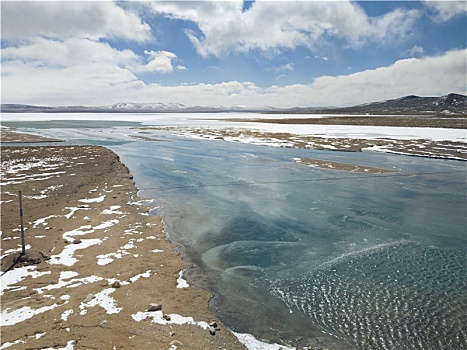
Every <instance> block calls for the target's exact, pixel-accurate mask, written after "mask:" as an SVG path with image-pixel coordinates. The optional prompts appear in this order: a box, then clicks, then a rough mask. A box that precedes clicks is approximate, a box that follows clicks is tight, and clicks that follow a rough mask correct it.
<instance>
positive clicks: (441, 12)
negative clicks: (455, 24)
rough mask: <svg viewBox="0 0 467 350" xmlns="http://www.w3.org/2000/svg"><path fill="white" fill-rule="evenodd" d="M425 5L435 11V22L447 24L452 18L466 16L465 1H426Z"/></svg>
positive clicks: (466, 6) (466, 7)
mask: <svg viewBox="0 0 467 350" xmlns="http://www.w3.org/2000/svg"><path fill="white" fill-rule="evenodd" d="M424 4H425V5H426V6H427V7H429V8H430V9H431V10H433V11H434V13H435V14H434V17H433V18H434V20H435V21H437V22H446V21H449V20H450V19H451V18H453V17H455V16H458V15H462V14H465V13H466V12H467V5H466V3H465V1H432V0H425V2H424Z"/></svg>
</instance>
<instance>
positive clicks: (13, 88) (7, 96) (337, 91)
mask: <svg viewBox="0 0 467 350" xmlns="http://www.w3.org/2000/svg"><path fill="white" fill-rule="evenodd" d="M41 40H45V39H37V41H35V42H34V43H31V44H30V45H29V46H24V47H19V48H17V49H16V50H18V51H17V52H15V50H14V49H13V48H7V49H4V50H6V51H3V50H2V60H3V61H2V103H27V104H40V105H68V104H75V105H76V104H77V105H106V104H111V103H116V102H121V101H133V102H178V103H184V104H186V105H271V106H276V107H294V106H303V107H304V106H327V105H334V106H348V105H354V104H359V103H365V102H370V101H378V100H383V99H389V98H397V97H401V96H404V95H409V94H415V95H421V96H438V95H444V94H447V93H450V92H455V93H461V94H465V93H466V89H467V86H466V79H465V77H466V76H467V72H466V67H467V62H466V60H467V50H454V51H449V52H447V53H445V54H443V55H440V56H432V57H423V58H418V59H417V58H411V59H403V60H399V61H397V62H395V63H394V64H392V65H390V66H387V67H380V68H377V69H372V70H365V71H361V72H357V73H353V74H348V75H342V76H334V77H333V76H322V77H319V78H317V79H315V80H314V81H313V82H310V83H309V84H295V85H286V86H270V87H267V88H263V87H259V86H257V85H255V84H254V83H252V82H238V81H230V82H224V83H218V84H203V83H199V84H182V85H178V86H162V85H158V84H146V83H144V82H143V81H141V80H139V79H138V77H137V76H136V75H135V72H137V71H143V70H144V69H147V66H146V65H145V63H144V62H146V60H145V59H144V58H142V57H137V56H135V55H134V54H133V53H132V52H131V51H126V50H123V51H119V50H116V49H113V48H111V47H109V46H108V45H107V44H104V43H100V42H94V41H91V40H87V39H81V40H78V39H73V40H70V41H68V42H66V43H62V42H59V41H49V42H47V41H46V42H45V43H44V45H49V46H46V47H47V50H52V51H51V52H46V51H47V50H45V51H44V50H38V48H39V47H40V46H35V45H39V42H40V41H41ZM64 46H66V47H67V48H66V49H65V48H64ZM86 49H92V54H88V56H89V59H88V60H85V59H75V58H74V55H75V54H81V55H82V56H83V57H85V56H86V52H87V51H86ZM4 52H6V54H5V53H4ZM54 52H55V53H56V54H57V59H56V61H54V60H53V58H50V57H49V55H53V54H54ZM147 54H148V57H149V59H150V61H149V64H151V69H152V70H153V71H157V72H164V71H170V70H171V69H172V70H173V69H174V68H173V64H172V61H173V60H174V59H176V55H175V54H174V53H171V52H167V51H158V52H154V51H148V52H147ZM45 62H48V64H45ZM60 62H65V63H66V65H63V64H60ZM175 68H177V67H175ZM177 69H180V68H177ZM212 69H214V68H212Z"/></svg>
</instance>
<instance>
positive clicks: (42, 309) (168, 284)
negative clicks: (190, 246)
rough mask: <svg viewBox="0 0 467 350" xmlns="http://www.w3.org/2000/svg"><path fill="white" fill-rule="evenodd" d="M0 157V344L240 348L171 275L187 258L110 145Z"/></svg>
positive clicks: (11, 150) (22, 150)
mask: <svg viewBox="0 0 467 350" xmlns="http://www.w3.org/2000/svg"><path fill="white" fill-rule="evenodd" d="M4 135H5V133H4V132H3V130H2V138H3V137H4ZM10 136H11V135H9V137H10ZM13 136H14V135H13ZM16 136H18V135H16ZM27 140H28V141H31V142H32V141H34V139H31V138H30V136H28V139H27ZM9 141H15V139H14V138H9ZM37 141H39V140H37ZM42 141H44V140H42ZM1 156H2V159H1V182H2V187H1V190H2V192H1V204H2V206H1V249H0V251H1V256H2V260H1V270H2V277H1V280H2V290H1V312H2V314H1V324H2V327H1V347H0V349H46V348H55V349H57V348H64V349H65V348H66V349H171V350H174V349H244V348H245V347H244V346H243V345H242V344H241V343H240V342H239V341H238V339H237V338H236V337H235V335H234V334H233V333H232V332H230V331H229V330H228V329H227V328H225V327H224V326H223V325H222V324H221V323H220V322H219V320H217V319H216V317H215V315H213V314H212V313H210V312H209V310H208V301H209V298H210V295H209V294H208V293H207V292H205V291H203V290H200V289H197V288H192V287H188V286H187V284H186V282H185V281H184V280H183V279H182V278H181V277H180V276H181V271H183V270H184V269H187V268H189V267H190V264H188V263H187V262H185V261H183V259H182V258H181V257H180V255H179V254H178V253H177V251H176V249H175V248H176V247H175V246H174V245H173V244H172V243H170V242H169V241H168V240H167V239H166V235H165V233H164V232H163V226H162V223H161V219H160V218H159V217H154V216H149V215H147V210H148V206H144V205H141V199H140V198H138V197H137V195H136V194H137V189H136V188H135V185H134V182H133V180H132V177H131V175H130V174H129V172H128V169H127V168H126V167H125V166H124V165H123V164H122V163H121V162H120V161H119V159H118V157H117V156H116V155H115V154H114V153H113V152H111V151H110V150H108V149H105V148H103V147H95V146H49V147H43V146H30V147H2V153H1ZM19 191H21V192H22V202H23V213H24V215H23V217H24V226H25V244H26V255H25V256H20V252H21V240H20V232H21V230H20V227H21V226H20V217H19ZM151 303H154V304H159V305H161V308H162V309H161V310H160V311H148V306H149V304H151ZM155 308H156V309H158V308H159V307H155ZM213 321H215V322H216V323H217V325H213V324H212V326H213V327H215V328H217V330H216V331H215V335H212V334H211V333H214V332H213V331H214V329H212V328H210V326H209V324H211V323H212V322H213Z"/></svg>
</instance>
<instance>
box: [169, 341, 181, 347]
mask: <svg viewBox="0 0 467 350" xmlns="http://www.w3.org/2000/svg"><path fill="white" fill-rule="evenodd" d="M170 345H172V346H173V345H175V346H182V345H183V344H182V343H181V342H179V341H178V340H172V341H171V342H170Z"/></svg>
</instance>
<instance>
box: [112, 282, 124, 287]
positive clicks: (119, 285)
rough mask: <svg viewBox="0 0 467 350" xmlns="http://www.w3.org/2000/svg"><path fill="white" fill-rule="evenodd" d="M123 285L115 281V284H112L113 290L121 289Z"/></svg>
mask: <svg viewBox="0 0 467 350" xmlns="http://www.w3.org/2000/svg"><path fill="white" fill-rule="evenodd" d="M121 286H122V285H121V283H120V282H119V281H115V282H114V283H112V286H111V287H112V288H120V287H121Z"/></svg>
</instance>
